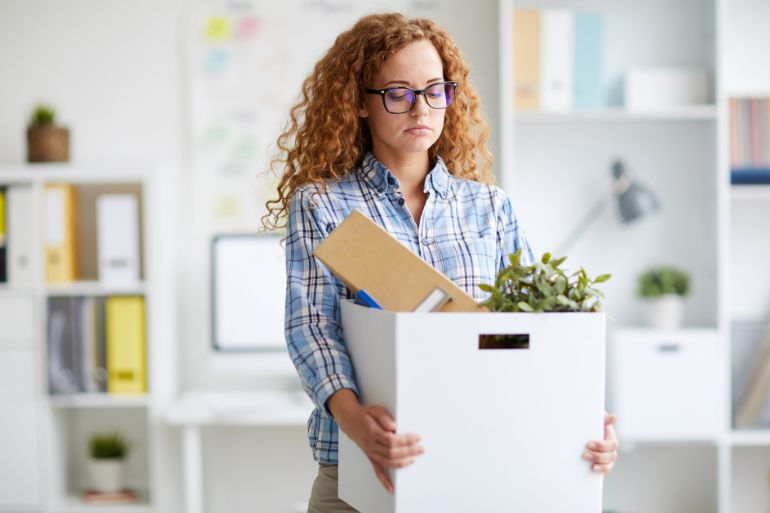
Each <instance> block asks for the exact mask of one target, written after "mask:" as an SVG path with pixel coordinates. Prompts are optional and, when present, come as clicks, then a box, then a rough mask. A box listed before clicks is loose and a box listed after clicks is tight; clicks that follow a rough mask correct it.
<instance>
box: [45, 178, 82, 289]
mask: <svg viewBox="0 0 770 513" xmlns="http://www.w3.org/2000/svg"><path fill="white" fill-rule="evenodd" d="M75 207H76V204H75V187H74V186H73V185H68V184H48V185H46V186H45V210H46V228H45V270H46V279H47V281H48V282H68V281H74V280H76V279H77V244H76V242H75V218H76V216H75Z"/></svg>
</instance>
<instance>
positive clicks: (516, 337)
mask: <svg viewBox="0 0 770 513" xmlns="http://www.w3.org/2000/svg"><path fill="white" fill-rule="evenodd" d="M479 349H529V335H528V334H524V333H517V334H510V335H506V334H502V335H479Z"/></svg>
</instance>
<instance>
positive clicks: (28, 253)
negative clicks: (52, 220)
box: [6, 185, 36, 285]
mask: <svg viewBox="0 0 770 513" xmlns="http://www.w3.org/2000/svg"><path fill="white" fill-rule="evenodd" d="M6 194H7V197H6V210H7V216H6V224H7V232H8V236H7V238H6V245H7V253H8V257H7V262H8V282H9V283H13V284H14V285H33V284H34V283H35V270H34V265H33V258H34V257H33V255H34V251H35V248H34V245H35V219H36V216H35V208H34V197H33V190H32V187H29V186H22V185H18V186H17V185H14V186H12V187H9V188H8V190H7V191H6Z"/></svg>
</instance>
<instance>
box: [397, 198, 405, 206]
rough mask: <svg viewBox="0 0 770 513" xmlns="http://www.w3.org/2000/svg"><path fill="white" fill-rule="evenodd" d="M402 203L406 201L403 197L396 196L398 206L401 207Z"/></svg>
mask: <svg viewBox="0 0 770 513" xmlns="http://www.w3.org/2000/svg"><path fill="white" fill-rule="evenodd" d="M404 203H406V200H405V199H404V198H398V206H399V207H403V206H404Z"/></svg>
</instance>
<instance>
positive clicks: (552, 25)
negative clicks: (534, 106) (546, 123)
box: [540, 9, 575, 112]
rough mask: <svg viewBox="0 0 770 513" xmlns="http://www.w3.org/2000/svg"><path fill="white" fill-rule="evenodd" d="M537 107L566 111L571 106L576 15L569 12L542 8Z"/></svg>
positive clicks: (572, 104)
mask: <svg viewBox="0 0 770 513" xmlns="http://www.w3.org/2000/svg"><path fill="white" fill-rule="evenodd" d="M540 38H541V39H540V46H541V50H540V51H541V54H540V55H541V58H542V64H541V67H540V108H541V110H543V111H548V112H568V111H570V110H572V109H573V107H574V91H575V61H574V57H575V15H574V13H573V12H572V11H570V10H569V9H545V10H544V11H543V12H542V29H541V34H540Z"/></svg>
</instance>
